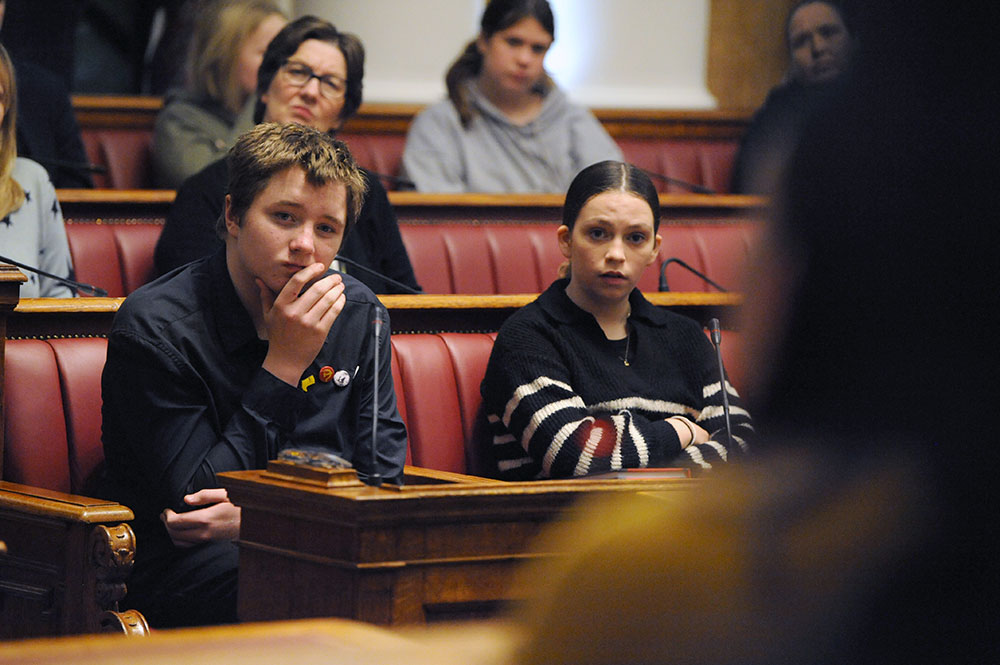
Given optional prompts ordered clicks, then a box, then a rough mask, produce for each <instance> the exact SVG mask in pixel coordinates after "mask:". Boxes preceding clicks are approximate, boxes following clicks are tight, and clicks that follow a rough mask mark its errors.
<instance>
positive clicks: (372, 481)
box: [368, 314, 382, 487]
mask: <svg viewBox="0 0 1000 665" xmlns="http://www.w3.org/2000/svg"><path fill="white" fill-rule="evenodd" d="M372 323H373V324H374V334H375V355H374V359H373V361H372V371H373V372H374V376H372V471H371V474H370V475H369V476H368V484H369V485H373V486H375V487H380V486H381V485H382V475H381V474H380V473H379V472H378V454H377V452H378V354H379V350H378V347H379V341H380V339H379V338H380V337H381V335H382V319H381V317H379V316H378V315H377V314H376V316H375V320H374V321H372Z"/></svg>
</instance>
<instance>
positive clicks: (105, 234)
mask: <svg viewBox="0 0 1000 665" xmlns="http://www.w3.org/2000/svg"><path fill="white" fill-rule="evenodd" d="M113 227H114V225H113V224H93V223H82V224H67V225H66V238H67V240H68V241H69V252H70V254H71V255H72V257H73V269H74V270H75V272H76V278H77V279H78V280H79V281H81V282H84V283H86V284H93V285H94V286H99V287H101V288H103V289H105V290H106V291H107V292H108V295H109V296H111V297H113V298H120V297H122V296H125V295H126V293H125V281H124V279H123V278H122V271H121V264H120V263H119V260H118V246H117V245H116V244H115V234H114V229H113ZM150 252H152V248H150Z"/></svg>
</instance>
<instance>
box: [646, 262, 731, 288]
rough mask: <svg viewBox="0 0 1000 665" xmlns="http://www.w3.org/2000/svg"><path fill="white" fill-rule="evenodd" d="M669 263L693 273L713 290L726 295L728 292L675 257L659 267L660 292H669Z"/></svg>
mask: <svg viewBox="0 0 1000 665" xmlns="http://www.w3.org/2000/svg"><path fill="white" fill-rule="evenodd" d="M671 263H676V264H677V265H679V266H680V267H682V268H684V269H685V270H687V271H688V272H691V273H694V274H695V275H697V276H698V277H701V278H702V279H703V280H705V281H706V282H708V283H709V284H711V285H712V286H714V287H715V288H717V289H719V290H720V291H722V292H723V293H728V292H729V289H727V288H725V287H723V286H721V285H720V284H719V283H718V282H715V281H712V279H710V278H709V277H708V275H706V274H705V273H703V272H701V271H699V270H696V269H694V268H692V267H691V266H689V265H688V264H687V263H685V262H684V261H681V260H680V259H679V258H677V257H676V256H671V257H670V258H669V259H667V260H666V261H664V262H663V265H661V266H660V291H669V290H670V287H669V286H667V266H668V265H670V264H671Z"/></svg>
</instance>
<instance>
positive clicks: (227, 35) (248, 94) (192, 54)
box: [153, 0, 288, 189]
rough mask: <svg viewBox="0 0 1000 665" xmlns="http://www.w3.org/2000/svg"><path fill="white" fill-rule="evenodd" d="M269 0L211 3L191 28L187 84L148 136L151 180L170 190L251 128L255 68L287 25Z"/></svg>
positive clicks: (171, 96) (174, 95)
mask: <svg viewBox="0 0 1000 665" xmlns="http://www.w3.org/2000/svg"><path fill="white" fill-rule="evenodd" d="M287 22H288V21H287V19H286V18H285V15H284V13H283V12H282V11H281V9H280V8H279V7H278V6H277V5H276V4H274V2H272V1H271V0H212V1H211V2H209V3H208V4H207V5H206V6H205V7H204V8H203V9H202V12H201V14H200V17H199V20H198V21H197V23H196V25H195V32H194V34H193V35H192V39H191V47H190V50H189V52H188V61H187V87H186V88H184V89H183V90H178V91H174V92H171V93H169V94H168V96H167V102H166V105H165V106H164V108H163V111H161V112H160V114H159V115H158V116H157V118H156V127H155V130H154V133H153V171H154V172H153V179H154V182H155V184H156V186H158V187H164V188H170V189H174V188H177V187H179V186H180V184H181V183H182V182H184V179H185V178H187V177H188V176H191V175H193V174H195V173H197V172H198V171H200V170H201V169H202V168H204V167H205V166H207V165H209V164H210V163H212V162H214V161H215V160H217V159H220V158H222V157H224V156H225V154H226V151H227V150H228V149H229V147H230V146H231V145H233V143H234V142H235V140H236V138H237V137H238V136H239V135H240V134H242V133H243V132H245V131H247V130H249V129H250V128H251V127H253V126H254V122H253V110H254V95H253V93H254V90H255V89H256V87H257V69H258V68H259V67H260V62H261V58H262V57H263V55H264V51H265V50H266V49H267V45H268V44H269V43H270V42H271V39H272V38H273V37H274V36H275V35H276V34H278V32H279V31H280V30H281V29H282V28H283V27H284V26H285V24H286V23H287Z"/></svg>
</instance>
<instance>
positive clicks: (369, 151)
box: [337, 132, 406, 190]
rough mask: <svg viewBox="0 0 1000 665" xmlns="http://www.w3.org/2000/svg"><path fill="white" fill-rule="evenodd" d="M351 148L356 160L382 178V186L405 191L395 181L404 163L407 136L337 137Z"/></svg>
mask: <svg viewBox="0 0 1000 665" xmlns="http://www.w3.org/2000/svg"><path fill="white" fill-rule="evenodd" d="M337 138H339V139H340V140H341V141H343V142H344V143H346V144H347V147H348V148H350V150H351V154H352V155H354V159H355V160H356V161H357V162H358V164H360V165H361V166H363V167H364V168H366V169H368V170H369V171H374V172H375V173H377V174H379V175H382V176H389V177H387V178H382V185H383V186H384V187H385V188H386V189H388V190H393V189H405V188H401V187H399V186H398V182H397V181H396V180H395V178H397V177H398V176H399V172H400V166H401V165H402V163H403V149H404V148H405V147H406V135H405V134H389V133H386V134H351V133H349V132H344V133H341V134H338V135H337Z"/></svg>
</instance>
